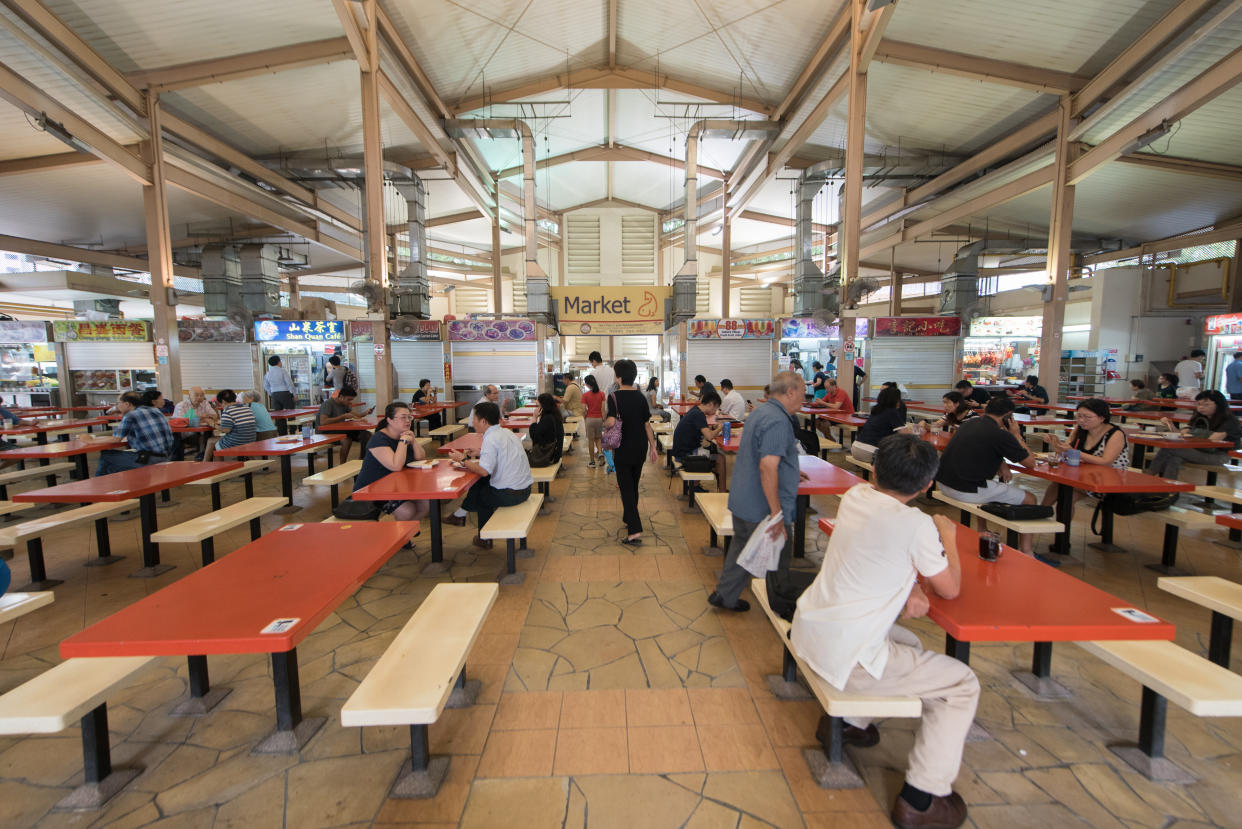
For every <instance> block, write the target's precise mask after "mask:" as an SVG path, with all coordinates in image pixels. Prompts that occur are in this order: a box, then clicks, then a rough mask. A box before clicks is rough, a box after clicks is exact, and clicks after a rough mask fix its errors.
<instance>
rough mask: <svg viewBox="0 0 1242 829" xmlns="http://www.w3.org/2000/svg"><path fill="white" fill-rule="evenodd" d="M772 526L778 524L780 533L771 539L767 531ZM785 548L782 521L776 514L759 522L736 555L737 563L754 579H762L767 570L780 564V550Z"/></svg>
mask: <svg viewBox="0 0 1242 829" xmlns="http://www.w3.org/2000/svg"><path fill="white" fill-rule="evenodd" d="M773 524H779V525H781V527H782V532H781V534H780V536H779V537H778V538H772V537H771V536H769V535H768V531H769V530H770V529H772V525H773ZM784 547H785V533H784V519H783V518H782V517H781V514H780V513H779V512H778V513H776V514H775V515H771V516H768V517H767V518H765V519H764V520H763V521H760V522H759V526H758V527H756V528H755V531H754V532H753V533H751V535H750V538H749V539H748V540H747V542H746V546H745V547H743V548H742V552H741V553H739V554H738V557H737V563H738V566H739V567H741V568H742V569H743V570H745V571H746V572H748V573H750V574H751V575H752V576H755V577H756V578H763V577H764V576H766V575H767V574H768V571H769V570H775V569H777V568H778V567H780V564H781V550H782V549H783V548H784Z"/></svg>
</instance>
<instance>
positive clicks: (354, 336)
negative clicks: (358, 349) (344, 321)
mask: <svg viewBox="0 0 1242 829" xmlns="http://www.w3.org/2000/svg"><path fill="white" fill-rule="evenodd" d="M349 339H350V340H351V341H353V342H356V343H373V342H375V323H374V322H372V321H371V320H350V321H349Z"/></svg>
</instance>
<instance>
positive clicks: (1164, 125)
mask: <svg viewBox="0 0 1242 829" xmlns="http://www.w3.org/2000/svg"><path fill="white" fill-rule="evenodd" d="M1172 129H1173V126H1172V125H1171V124H1170V123H1169V122H1168V120H1167V119H1166V120H1164V121H1161V122H1160V123H1159V124H1157V125H1156V126H1154V127H1152V128H1151V129H1149V130H1148V131H1147V132H1145V133H1143V134H1142V135H1140V136H1139V137H1138V138H1136V139H1134V140H1133V141H1131V142H1130V143H1129V144H1127V145H1126V147H1125V149H1124V150H1122V151H1121V154H1122V155H1129V154H1130V153H1133V152H1137V151H1139V150H1141V149H1143V148H1144V147H1146V146H1147V145H1149V144H1153V143H1155V142H1156V141H1159V140H1160V139H1161V138H1164V137H1165V136H1166V135H1168V134H1169V132H1170V131H1171V130H1172Z"/></svg>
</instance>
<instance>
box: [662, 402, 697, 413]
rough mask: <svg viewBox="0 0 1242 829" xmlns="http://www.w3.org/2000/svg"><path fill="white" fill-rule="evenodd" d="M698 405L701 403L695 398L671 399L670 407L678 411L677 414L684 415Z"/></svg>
mask: <svg viewBox="0 0 1242 829" xmlns="http://www.w3.org/2000/svg"><path fill="white" fill-rule="evenodd" d="M697 405H699V404H698V402H697V401H694V400H671V401H669V404H668V407H669V408H670V409H672V410H673V411H675V412H677V414H679V415H684V414H685V413H686V412H688V411H690V410H691V409H693V408H694V407H695V406H697Z"/></svg>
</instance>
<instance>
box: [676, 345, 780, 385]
mask: <svg viewBox="0 0 1242 829" xmlns="http://www.w3.org/2000/svg"><path fill="white" fill-rule="evenodd" d="M773 342H775V340H689V341H688V342H687V343H686V382H687V383H689V384H693V382H694V376H695V375H696V374H702V375H703V376H704V377H706V378H707V379H708V381H709V382H710V383H711V384H712V385H713V386H716V390H717V391H719V390H720V381H721V380H723V379H725V378H728V379H729V380H732V381H733V388H734V389H736V390H737V391H738V392H739V393H741V395H742V397H745V398H746V399H747V400H754V399H755V398H757V397H760V396H762V394H763V387H764V386H766V385H767V384H768V383H770V382H772V343H773Z"/></svg>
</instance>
